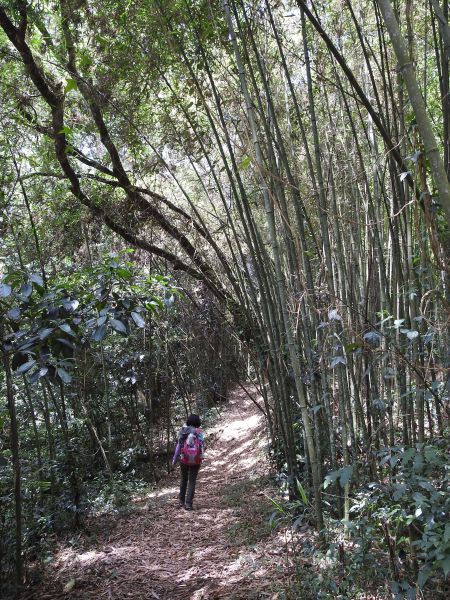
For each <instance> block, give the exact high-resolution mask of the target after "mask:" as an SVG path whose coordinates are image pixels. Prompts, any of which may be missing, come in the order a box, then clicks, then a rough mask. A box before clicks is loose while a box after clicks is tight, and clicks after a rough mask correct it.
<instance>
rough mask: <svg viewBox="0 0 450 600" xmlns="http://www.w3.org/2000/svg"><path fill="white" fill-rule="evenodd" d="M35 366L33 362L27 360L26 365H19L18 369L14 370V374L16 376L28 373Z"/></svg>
mask: <svg viewBox="0 0 450 600" xmlns="http://www.w3.org/2000/svg"><path fill="white" fill-rule="evenodd" d="M35 364H36V361H35V360H28V361H27V362H26V363H23V365H20V367H19V368H18V369H17V370H16V373H17V374H18V375H23V374H24V373H26V372H27V371H29V370H30V369H31V368H33V367H34V365H35Z"/></svg>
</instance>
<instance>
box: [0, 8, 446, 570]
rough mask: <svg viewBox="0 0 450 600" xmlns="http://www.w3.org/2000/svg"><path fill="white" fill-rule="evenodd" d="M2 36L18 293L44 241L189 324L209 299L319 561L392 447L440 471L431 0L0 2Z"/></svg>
mask: <svg viewBox="0 0 450 600" xmlns="http://www.w3.org/2000/svg"><path fill="white" fill-rule="evenodd" d="M0 25H1V28H2V32H3V33H2V34H1V37H0V55H1V60H2V65H3V68H2V74H1V94H2V108H1V134H0V135H1V139H2V141H1V152H2V161H3V165H4V167H3V169H2V170H3V172H2V177H3V186H4V195H3V196H2V203H3V207H2V209H3V210H4V211H5V214H6V213H8V215H9V216H8V219H9V220H7V219H6V217H5V219H4V224H5V225H4V235H5V236H10V237H11V238H13V237H14V231H13V225H12V221H13V220H14V219H13V218H12V217H11V215H12V212H11V211H12V208H9V207H12V206H13V205H14V204H15V203H16V204H17V203H18V202H19V201H20V202H24V201H25V202H26V208H27V210H28V214H29V216H30V219H31V220H33V219H34V221H35V222H36V223H35V226H34V225H33V227H32V231H33V235H34V236H35V246H34V250H33V251H32V252H31V255H30V256H33V260H29V261H28V262H33V261H34V265H33V269H34V271H42V270H44V275H45V269H46V268H47V269H48V268H50V267H49V266H48V265H46V264H45V263H46V261H47V262H48V263H49V264H50V262H51V261H50V254H49V252H48V249H47V248H46V245H48V244H49V240H50V234H49V231H48V228H47V225H46V223H47V224H49V223H51V224H52V227H54V228H58V227H59V228H60V230H61V231H64V226H65V222H69V223H70V228H69V229H70V231H71V232H72V236H74V237H75V239H74V240H71V242H70V244H71V245H72V246H73V247H76V246H77V238H79V240H81V241H79V246H81V245H82V244H84V245H86V238H89V237H90V236H93V235H95V236H97V237H98V238H101V237H102V236H104V238H105V239H108V240H110V242H109V243H110V244H111V245H114V244H116V247H120V245H121V244H122V245H126V246H128V247H134V248H135V249H137V256H138V257H139V258H138V260H137V263H138V264H151V265H152V269H153V270H154V271H155V270H156V271H157V270H158V269H161V265H164V269H165V270H166V271H165V272H166V273H168V274H170V276H171V277H172V278H173V279H172V280H171V281H175V282H177V284H178V285H179V286H181V287H183V288H185V290H186V294H187V295H186V296H185V297H184V300H183V302H186V303H189V302H193V303H194V304H195V303H196V297H197V295H198V294H200V295H204V296H205V297H207V298H208V299H209V300H208V302H211V303H213V304H214V311H215V314H217V315H219V316H220V319H221V322H223V323H224V324H225V323H226V325H224V326H226V328H227V330H228V331H232V334H231V338H232V339H233V340H235V341H234V342H233V344H235V347H236V348H237V347H238V348H239V352H240V353H241V354H242V356H244V357H246V358H245V360H248V364H249V367H248V370H249V373H250V374H252V376H254V378H255V380H256V381H257V383H258V386H259V389H260V390H261V393H262V395H263V398H264V406H263V407H261V409H262V410H264V413H265V415H266V417H267V424H268V430H269V433H270V439H271V441H272V450H273V455H274V457H275V459H276V461H277V464H278V467H279V469H280V470H281V471H283V472H284V473H285V477H286V487H287V489H288V491H289V493H290V495H291V497H294V496H295V494H296V493H297V491H298V483H297V482H300V488H302V489H303V488H304V489H305V490H307V492H308V494H309V498H310V500H311V503H312V505H313V510H312V513H311V515H312V516H311V518H312V519H313V521H314V523H315V525H316V527H317V529H318V531H320V532H321V535H322V537H323V538H324V539H325V538H326V537H327V535H326V527H325V525H326V522H327V519H328V518H329V517H330V515H333V517H334V518H340V519H344V520H345V521H346V522H349V521H350V520H351V513H352V505H353V504H354V502H355V498H356V496H357V493H358V490H360V489H362V487H363V486H364V485H366V484H367V483H369V482H378V483H379V482H386V481H394V478H395V475H396V472H395V469H396V468H397V466H398V465H406V464H407V461H406V459H405V458H404V457H405V452H406V451H407V449H410V450H411V452H415V454H414V456H413V454H412V453H411V454H410V455H408V456H410V458H411V459H414V460H417V461H419V462H420V460H422V462H423V461H424V462H425V463H426V462H427V460H428V459H427V455H426V453H425V450H424V449H427V448H433V447H436V448H438V450H436V452H438V455H439V447H441V446H439V444H441V445H442V443H443V440H444V439H445V436H446V432H448V417H449V413H448V366H449V365H448V344H449V338H448V334H449V328H448V309H449V302H450V295H449V270H448V269H449V266H448V256H449V252H448V250H449V233H448V223H449V218H450V193H449V180H448V179H449V173H450V145H449V135H450V134H449V118H450V110H449V108H450V95H449V78H448V63H449V57H450V51H449V47H450V45H449V44H450V29H449V26H448V2H447V0H445V1H444V2H438V0H431V1H430V2H428V1H426V2H414V1H413V0H404V1H403V0H400V1H399V0H395V1H394V0H391V1H389V0H373V1H371V0H351V1H350V0H342V1H341V0H327V1H325V0H323V1H314V2H306V1H303V0H296V1H295V0H291V1H286V2H279V1H273V0H264V1H261V2H252V1H248V2H247V1H242V0H225V1H224V2H219V1H218V2H215V1H213V0H177V1H176V2H170V3H169V2H164V0H152V1H140V2H133V3H129V4H128V5H127V6H126V7H125V4H124V3H121V2H117V1H113V0H108V1H106V2H90V1H83V0H79V1H76V0H60V1H59V2H56V3H50V2H46V1H44V0H43V1H41V2H25V1H14V2H13V1H10V2H3V3H2V6H1V7H0ZM58 211H60V214H59V215H58ZM72 211H73V213H75V214H76V215H77V217H76V218H75V220H74V219H73V218H71V216H70V215H71V212H72ZM14 218H16V217H14ZM74 221H75V222H74ZM77 228H78V229H79V230H78V231H77ZM61 235H64V233H62V234H61ZM83 240H84V241H83ZM29 243H30V242H29ZM88 245H89V244H88ZM40 248H41V249H40ZM83 260H85V261H87V259H86V258H84V259H83ZM2 261H3V265H2V268H3V270H4V274H5V275H6V274H7V273H8V270H12V269H13V268H16V267H17V265H18V260H17V257H16V256H15V257H9V258H4V259H2ZM19 266H20V265H19ZM22 266H23V265H22ZM25 270H26V269H25ZM6 300H7V298H5V303H6ZM187 327H188V325H186V328H187ZM8 328H10V324H9V323H8V319H7V318H6V317H3V320H2V335H3V336H5V335H6V334H7V332H8ZM230 352H231V351H230ZM233 353H235V350H233ZM10 360H11V356H10V355H9V354H8V352H7V350H5V349H4V351H3V361H4V362H3V364H4V366H3V369H4V377H5V383H4V385H5V386H6V388H8V389H10V388H11V386H12V383H11V382H12V379H11V378H14V377H15V375H14V373H11V367H10V366H9V362H10ZM167 360H169V358H167ZM170 360H173V369H174V371H170V372H175V371H176V369H177V361H179V360H181V358H180V356H179V355H176V356H172V358H171V359H170ZM244 362H245V361H244ZM214 368H215V369H217V368H218V365H217V364H216V365H215V367H214ZM100 379H101V377H100ZM76 380H77V376H76V373H75V377H74V382H76ZM59 383H61V382H59ZM41 384H42V385H43V388H42V389H43V390H45V389H48V393H49V394H50V390H52V389H53V388H52V386H54V384H53V383H49V382H48V381H46V379H45V376H44V377H43V380H42V381H41V382H40V384H39V385H41ZM17 385H20V386H21V388H22V387H23V386H25V387H23V389H22V391H21V393H22V394H24V393H25V392H26V394H39V393H40V392H37V391H33V390H31V391H30V389H31V387H32V386H31V384H30V383H29V382H28V383H27V382H26V380H25V383H20V384H19V383H17ZM68 385H69V384H68ZM70 385H76V384H75V383H73V384H70ZM70 385H69V388H70ZM24 390H25V392H24ZM8 393H9V394H10V393H11V392H8ZM52 393H54V394H55V393H57V392H56V391H52ZM28 398H30V396H29V397H28ZM44 398H45V393H44ZM174 401H175V400H174ZM24 402H26V400H24ZM37 410H38V411H39V412H40V410H41V409H39V408H38V409H37ZM70 410H76V407H75V406H73V407H72V408H71V409H70ZM44 417H45V415H44ZM82 418H83V419H84V418H86V417H82ZM12 423H13V419H11V426H12ZM86 427H90V425H89V421H86ZM17 435H18V434H17ZM105 435H106V433H105ZM19 437H20V436H19ZM103 442H104V440H103ZM15 456H16V457H18V456H19V450H18V449H17V448H16V450H15ZM402 457H403V458H402ZM436 460H437V459H436ZM17 461H18V458H17ZM17 461H16V462H17ZM402 461H403V462H402ZM419 462H418V463H417V464H419ZM16 466H17V465H16ZM425 468H426V467H425V466H422V467H419V471H420V470H421V469H425ZM442 502H447V503H448V499H446V498H443V500H442ZM439 510H442V505H440V508H439ZM419 520H420V519H419ZM437 527H438V528H439V527H441V526H440V525H439V524H438V525H437ZM441 529H442V527H441ZM421 531H422V533H423V527H422V529H421ZM385 535H386V537H387V538H388V537H389V535H390V533H389V531H388V530H386V531H385ZM411 536H413V534H411ZM436 556H437V555H436ZM436 556H435V558H434V559H433V560H435V562H436V561H437V562H439V561H442V560H444V559H442V558H436ZM416 566H417V565H416ZM392 568H393V569H394V570H395V566H392ZM445 569H446V570H447V572H448V565H447V567H444V571H445Z"/></svg>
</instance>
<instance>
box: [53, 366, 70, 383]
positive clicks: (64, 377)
mask: <svg viewBox="0 0 450 600" xmlns="http://www.w3.org/2000/svg"><path fill="white" fill-rule="evenodd" d="M56 372H57V373H58V377H59V378H60V379H61V381H62V382H63V383H70V382H71V381H72V375H71V374H70V373H68V372H67V371H66V370H65V369H63V368H62V367H58V368H57V369H56Z"/></svg>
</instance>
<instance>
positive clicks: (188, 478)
mask: <svg viewBox="0 0 450 600" xmlns="http://www.w3.org/2000/svg"><path fill="white" fill-rule="evenodd" d="M200 426H201V421H200V417H199V416H198V415H194V414H192V415H189V417H188V418H187V420H186V425H185V426H184V427H182V428H181V429H180V433H179V434H178V443H177V447H176V448H175V453H174V455H173V458H172V465H175V464H176V463H177V460H178V459H180V475H181V479H180V495H179V506H180V508H185V509H186V510H192V508H193V506H192V503H193V500H194V494H195V484H196V481H197V475H198V472H199V470H200V465H201V464H202V460H203V455H204V451H205V436H204V434H203V431H202V430H201V429H200Z"/></svg>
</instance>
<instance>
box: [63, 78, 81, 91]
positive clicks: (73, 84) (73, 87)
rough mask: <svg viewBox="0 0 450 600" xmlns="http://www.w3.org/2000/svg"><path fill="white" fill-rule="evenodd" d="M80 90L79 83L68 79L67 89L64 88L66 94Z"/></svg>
mask: <svg viewBox="0 0 450 600" xmlns="http://www.w3.org/2000/svg"><path fill="white" fill-rule="evenodd" d="M76 89H78V86H77V82H76V81H75V80H74V79H68V80H67V83H66V87H65V88H64V93H65V94H68V93H69V92H70V91H71V90H76Z"/></svg>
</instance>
